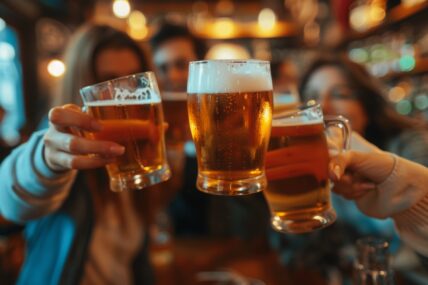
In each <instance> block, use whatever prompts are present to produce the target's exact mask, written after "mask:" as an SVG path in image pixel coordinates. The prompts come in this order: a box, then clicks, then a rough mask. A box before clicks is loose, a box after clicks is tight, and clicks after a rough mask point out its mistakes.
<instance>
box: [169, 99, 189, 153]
mask: <svg viewBox="0 0 428 285" xmlns="http://www.w3.org/2000/svg"><path fill="white" fill-rule="evenodd" d="M162 106H163V110H164V115H165V121H166V122H167V123H168V129H167V131H166V134H165V140H166V144H167V146H168V148H182V147H183V145H184V143H185V142H186V141H188V140H190V139H191V135H190V128H189V116H188V114H187V94H186V92H162Z"/></svg>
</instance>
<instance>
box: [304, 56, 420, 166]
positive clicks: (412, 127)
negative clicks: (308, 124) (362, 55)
mask: <svg viewBox="0 0 428 285" xmlns="http://www.w3.org/2000/svg"><path fill="white" fill-rule="evenodd" d="M299 91H300V96H301V99H302V101H303V102H308V101H309V100H316V101H318V102H319V103H321V106H322V108H323V112H324V114H326V115H343V116H345V117H346V118H348V119H349V121H350V123H351V126H352V129H353V131H355V132H357V133H359V134H360V135H361V136H363V137H364V138H365V139H366V140H368V141H369V142H371V143H372V144H374V145H376V146H377V147H378V148H380V149H382V150H386V151H389V152H392V153H395V154H397V155H399V156H402V157H404V158H406V159H409V160H412V161H415V162H418V163H420V164H422V165H425V166H428V128H427V125H426V123H424V122H421V121H416V120H414V119H411V118H409V117H405V116H402V115H400V114H398V113H397V112H396V111H395V110H394V109H393V108H392V106H391V105H390V104H389V103H388V102H387V101H386V99H385V97H384V96H383V93H382V91H381V89H380V86H379V83H378V82H377V81H376V79H375V78H373V77H372V76H371V75H370V74H369V73H368V72H367V71H366V70H365V68H364V67H363V66H361V65H359V64H357V63H355V62H352V61H351V60H349V59H348V58H346V57H344V56H335V57H330V56H325V57H321V58H319V59H317V60H315V61H314V62H313V63H312V65H311V66H310V67H309V69H308V70H307V72H306V73H305V75H304V76H303V77H302V81H301V84H300V90H299Z"/></svg>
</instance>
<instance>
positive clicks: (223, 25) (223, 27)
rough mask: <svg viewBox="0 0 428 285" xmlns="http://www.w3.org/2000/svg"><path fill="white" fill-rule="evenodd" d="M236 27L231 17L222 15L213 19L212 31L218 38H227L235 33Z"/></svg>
mask: <svg viewBox="0 0 428 285" xmlns="http://www.w3.org/2000/svg"><path fill="white" fill-rule="evenodd" d="M235 31H236V27H235V23H234V22H233V20H232V19H230V18H227V17H224V18H219V19H217V20H216V21H215V23H214V26H213V33H214V35H215V36H216V37H219V38H229V37H232V36H233V35H234V34H235Z"/></svg>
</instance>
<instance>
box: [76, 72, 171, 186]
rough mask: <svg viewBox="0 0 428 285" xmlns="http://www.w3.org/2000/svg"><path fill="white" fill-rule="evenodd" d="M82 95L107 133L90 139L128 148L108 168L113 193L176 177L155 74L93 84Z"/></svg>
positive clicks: (100, 133)
mask: <svg viewBox="0 0 428 285" xmlns="http://www.w3.org/2000/svg"><path fill="white" fill-rule="evenodd" d="M80 94H81V96H82V99H83V103H84V109H85V111H86V112H87V113H89V114H91V115H92V116H94V117H95V118H96V119H98V120H99V122H100V123H101V125H102V129H101V131H99V132H94V133H86V134H85V135H86V136H87V137H90V138H93V139H96V140H108V141H114V142H116V143H118V144H120V145H122V146H124V147H125V153H124V154H123V155H121V156H119V157H117V159H116V161H115V162H114V163H111V164H108V165H107V166H106V167H107V172H108V174H109V177H110V188H111V190H112V191H115V192H120V191H123V190H127V189H142V188H145V187H147V186H150V185H154V184H157V183H160V182H162V181H165V180H168V179H169V178H170V176H171V172H170V169H169V166H168V163H167V160H166V154H165V141H164V120H163V111H162V105H161V98H160V93H159V88H158V86H157V83H156V79H155V76H154V74H153V72H145V73H139V74H134V75H129V76H125V77H121V78H117V79H113V80H110V81H106V82H102V83H98V84H95V85H91V86H87V87H84V88H82V89H80Z"/></svg>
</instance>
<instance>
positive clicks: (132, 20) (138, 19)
mask: <svg viewBox="0 0 428 285" xmlns="http://www.w3.org/2000/svg"><path fill="white" fill-rule="evenodd" d="M146 22H147V21H146V17H145V16H144V14H143V13H141V12H140V11H137V10H135V11H132V13H131V14H130V15H129V17H128V25H129V27H130V28H131V29H142V28H143V27H144V26H146Z"/></svg>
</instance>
